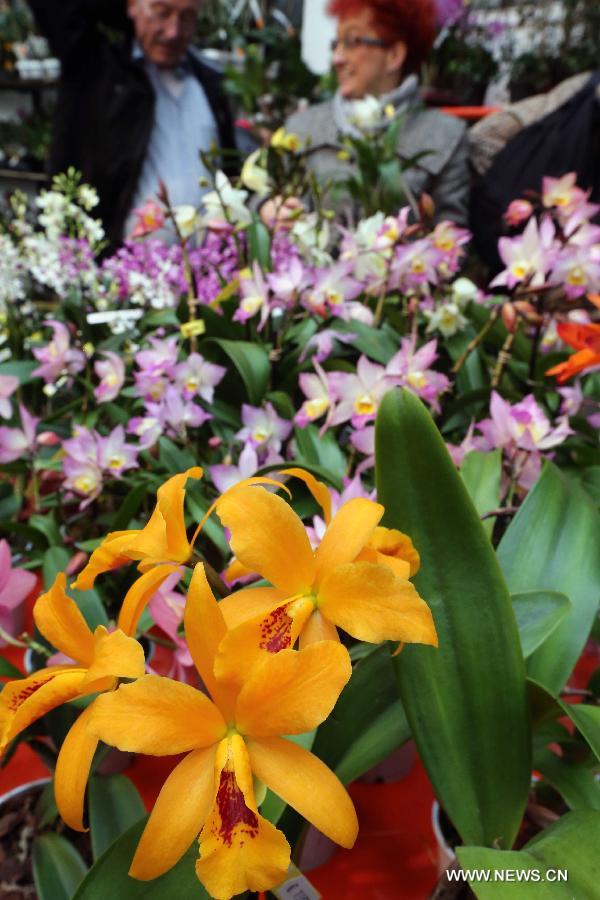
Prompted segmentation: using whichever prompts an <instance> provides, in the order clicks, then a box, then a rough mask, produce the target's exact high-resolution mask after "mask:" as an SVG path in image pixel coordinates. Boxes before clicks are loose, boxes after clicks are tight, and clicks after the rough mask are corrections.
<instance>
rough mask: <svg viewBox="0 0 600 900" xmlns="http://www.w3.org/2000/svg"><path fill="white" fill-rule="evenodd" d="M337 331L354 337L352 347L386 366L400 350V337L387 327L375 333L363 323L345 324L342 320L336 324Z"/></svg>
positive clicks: (384, 326)
mask: <svg viewBox="0 0 600 900" xmlns="http://www.w3.org/2000/svg"><path fill="white" fill-rule="evenodd" d="M335 330H336V331H339V332H340V333H346V334H352V335H354V340H353V341H352V343H351V344H350V346H351V347H353V348H354V349H355V350H358V351H360V352H361V353H364V354H365V355H366V356H368V357H369V359H372V360H373V361H374V362H376V363H380V364H381V365H386V364H387V363H388V362H389V361H390V359H391V358H392V356H393V355H394V353H396V351H397V350H398V335H397V334H396V332H395V331H394V330H393V329H392V328H390V327H389V326H387V325H383V326H382V327H381V328H380V329H379V330H377V331H375V329H373V328H371V327H370V326H369V325H363V323H362V322H355V321H353V322H344V321H343V320H341V319H340V320H339V321H336V323H335Z"/></svg>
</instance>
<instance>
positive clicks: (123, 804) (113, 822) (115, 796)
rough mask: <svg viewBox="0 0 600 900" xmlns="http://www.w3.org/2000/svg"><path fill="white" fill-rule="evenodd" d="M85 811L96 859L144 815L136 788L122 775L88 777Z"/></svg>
mask: <svg viewBox="0 0 600 900" xmlns="http://www.w3.org/2000/svg"><path fill="white" fill-rule="evenodd" d="M88 810H89V819H90V837H91V841H92V853H93V855H94V859H95V860H96V859H98V858H99V857H100V856H102V854H103V853H104V851H105V850H107V849H108V847H110V845H111V844H112V843H114V841H115V840H116V839H117V838H118V837H120V836H121V835H122V834H123V833H124V832H125V831H127V829H128V828H131V827H132V825H134V824H135V823H136V822H139V820H140V818H142V816H143V815H144V814H145V807H144V803H143V801H142V798H141V797H140V795H139V793H138V790H137V788H136V786H135V785H134V784H133V782H132V781H130V780H129V778H127V777H126V776H125V775H94V776H93V777H92V778H90V781H89V788H88Z"/></svg>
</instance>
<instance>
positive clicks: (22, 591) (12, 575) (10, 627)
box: [0, 540, 36, 647]
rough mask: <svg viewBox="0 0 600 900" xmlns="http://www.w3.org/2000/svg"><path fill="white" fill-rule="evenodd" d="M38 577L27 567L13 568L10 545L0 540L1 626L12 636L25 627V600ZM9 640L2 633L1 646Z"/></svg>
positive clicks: (17, 634)
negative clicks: (26, 568)
mask: <svg viewBox="0 0 600 900" xmlns="http://www.w3.org/2000/svg"><path fill="white" fill-rule="evenodd" d="M35 583H36V577H35V575H34V574H33V572H27V571H25V569H13V567H12V558H11V553H10V547H9V546H8V543H7V541H5V540H1V541H0V627H1V628H2V630H3V631H4V632H6V634H8V635H10V636H11V637H18V636H19V635H20V634H21V632H22V631H23V628H24V608H23V602H24V600H25V598H26V597H27V595H28V594H30V593H31V591H32V590H33V588H34V587H35ZM6 644H7V642H6V641H5V640H4V639H3V638H2V635H0V647H5V646H6Z"/></svg>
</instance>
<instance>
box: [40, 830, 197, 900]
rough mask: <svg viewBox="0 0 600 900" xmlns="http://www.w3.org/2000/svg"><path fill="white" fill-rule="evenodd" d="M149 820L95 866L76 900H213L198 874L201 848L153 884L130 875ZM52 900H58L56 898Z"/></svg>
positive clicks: (121, 840)
mask: <svg viewBox="0 0 600 900" xmlns="http://www.w3.org/2000/svg"><path fill="white" fill-rule="evenodd" d="M145 824H146V819H143V820H142V821H141V822H138V823H137V825H134V826H133V827H132V828H130V829H129V830H128V831H126V832H125V834H123V835H121V837H119V838H117V840H116V841H115V842H114V843H113V844H111V845H110V847H109V848H108V850H106V852H105V853H103V854H102V856H101V857H100V859H99V860H98V861H97V862H96V863H94V865H93V866H92V868H91V869H90V871H89V872H88V874H87V876H86V877H85V879H84V880H83V882H82V883H81V885H80V886H79V889H78V890H77V892H76V893H75V894H74V895H73V900H108V898H110V900H141V898H143V900H174V898H175V897H176V898H177V900H209V895H208V894H207V893H206V891H205V890H204V888H203V887H202V885H201V884H200V882H199V881H198V879H197V878H196V873H195V870H194V865H195V862H196V860H197V859H198V844H197V842H196V841H194V842H193V844H192V846H191V847H190V849H189V850H188V851H187V853H186V854H185V855H184V856H183V857H182V859H181V860H180V861H179V862H178V863H177V865H176V866H174V867H173V868H172V869H170V871H168V872H166V873H165V874H164V875H161V876H160V878H155V879H154V880H153V881H136V879H135V878H130V877H129V875H128V874H127V873H128V871H129V867H130V865H131V861H132V859H133V855H134V853H135V849H136V847H137V845H138V842H139V839H140V837H141V834H142V831H143V829H144V826H145ZM51 900H55V898H54V897H52V898H51Z"/></svg>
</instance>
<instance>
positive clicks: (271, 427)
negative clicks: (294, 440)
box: [236, 401, 292, 456]
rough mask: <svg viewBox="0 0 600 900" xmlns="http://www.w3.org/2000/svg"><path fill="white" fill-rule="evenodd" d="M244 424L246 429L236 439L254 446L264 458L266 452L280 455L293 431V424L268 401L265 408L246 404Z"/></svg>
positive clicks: (243, 409) (244, 407) (244, 406)
mask: <svg viewBox="0 0 600 900" xmlns="http://www.w3.org/2000/svg"><path fill="white" fill-rule="evenodd" d="M242 424H243V426H244V427H243V428H242V429H240V431H238V433H237V434H236V437H237V438H239V440H241V441H244V443H246V442H249V443H250V444H252V446H253V447H255V448H256V449H257V450H258V452H259V456H264V453H265V451H273V452H275V453H279V451H280V450H281V445H282V442H283V441H285V440H287V438H288V437H289V435H290V432H291V430H292V423H291V422H288V420H287V419H282V418H281V417H280V416H278V415H277V413H276V411H275V407H274V406H273V404H272V403H270V402H268V401H267V403H265V405H264V407H260V406H249V405H248V404H247V403H244V404H243V405H242Z"/></svg>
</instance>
